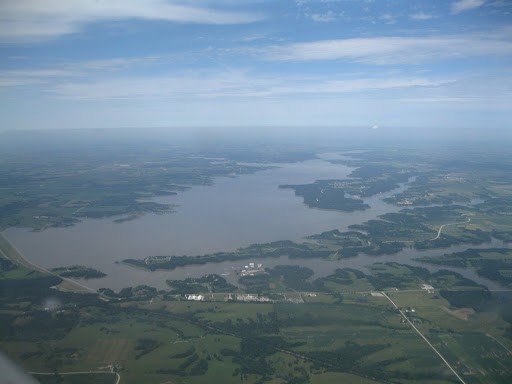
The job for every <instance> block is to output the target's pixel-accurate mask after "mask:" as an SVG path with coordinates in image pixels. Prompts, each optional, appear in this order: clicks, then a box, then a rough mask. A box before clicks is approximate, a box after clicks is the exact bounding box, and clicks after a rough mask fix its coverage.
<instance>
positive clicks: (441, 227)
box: [430, 217, 471, 241]
mask: <svg viewBox="0 0 512 384" xmlns="http://www.w3.org/2000/svg"><path fill="white" fill-rule="evenodd" d="M470 221H471V218H470V217H468V219H467V220H466V221H461V222H459V223H450V224H443V225H441V226H440V227H439V231H437V236H436V237H434V238H433V239H430V241H432V240H437V239H439V236H441V232H442V231H443V228H444V227H447V226H449V225H459V224H467V223H469V222H470Z"/></svg>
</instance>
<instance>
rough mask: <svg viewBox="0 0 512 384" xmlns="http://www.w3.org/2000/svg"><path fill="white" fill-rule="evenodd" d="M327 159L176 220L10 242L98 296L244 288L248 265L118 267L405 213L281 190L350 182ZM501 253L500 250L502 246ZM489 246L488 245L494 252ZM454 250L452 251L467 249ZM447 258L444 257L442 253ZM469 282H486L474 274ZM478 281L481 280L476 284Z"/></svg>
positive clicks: (206, 201) (195, 203) (228, 192)
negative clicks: (181, 285)
mask: <svg viewBox="0 0 512 384" xmlns="http://www.w3.org/2000/svg"><path fill="white" fill-rule="evenodd" d="M335 157H336V155H334V154H324V155H322V156H320V158H319V159H315V160H309V161H304V162H299V163H293V164H277V165H278V166H279V167H278V168H274V169H270V170H265V171H260V172H256V173H254V174H250V175H239V176H236V177H219V178H216V179H215V180H214V184H213V185H212V186H195V187H192V188H190V189H188V190H186V191H184V192H181V193H179V194H178V195H176V196H170V197H166V198H164V199H162V198H160V199H159V200H158V201H165V202H167V203H171V204H174V205H176V208H175V212H174V213H169V214H162V215H157V214H147V215H145V216H142V217H140V218H137V219H136V220H132V221H127V222H123V223H114V222H113V220H112V219H111V218H110V219H101V220H98V219H86V220H84V221H83V222H81V223H79V224H77V225H75V226H73V227H68V228H50V229H46V230H44V231H41V232H33V231H31V230H28V229H20V228H10V229H8V230H6V231H5V232H4V235H5V236H6V237H7V238H8V239H9V240H10V241H11V243H12V244H13V245H14V246H15V247H16V248H17V249H18V250H19V251H20V252H21V253H22V254H24V255H25V257H27V258H28V259H29V260H30V261H32V262H34V263H36V264H38V265H41V266H43V267H47V268H52V267H58V266H69V265H73V264H81V265H87V266H90V267H94V268H97V269H99V270H101V271H103V272H105V273H107V275H108V276H107V277H105V278H103V279H92V280H88V281H87V282H86V283H85V284H86V285H88V286H90V287H92V288H100V287H110V288H114V289H120V288H123V287H126V286H134V285H139V284H148V285H151V286H154V287H157V288H166V285H165V280H166V279H169V278H170V279H180V278H185V277H199V276H202V275H204V274H206V273H219V274H223V275H224V276H226V277H227V279H228V280H229V281H232V282H235V281H236V273H235V270H236V269H239V268H240V267H241V266H243V263H247V262H248V261H241V262H240V263H236V262H224V263H212V264H207V265H200V266H189V267H185V268H179V269H176V270H173V271H157V272H148V271H144V270H140V269H135V268H131V267H129V266H126V265H124V264H121V263H118V262H119V261H121V260H123V259H126V258H143V257H146V256H152V255H199V254H204V253H211V252H218V251H231V250H235V249H237V248H239V247H243V246H247V245H249V244H252V243H263V242H269V241H275V240H294V241H301V239H303V238H304V236H307V235H311V234H315V233H320V232H323V231H327V230H331V229H334V228H338V229H340V230H346V229H347V226H348V225H350V224H355V223H362V222H364V221H366V220H368V219H371V218H375V217H377V216H378V215H380V214H383V213H385V212H393V211H398V208H397V207H395V206H392V205H389V204H386V203H384V202H383V201H382V199H383V198H384V197H386V196H389V195H391V194H393V193H397V192H399V191H400V190H403V188H405V186H401V187H400V188H399V189H398V190H395V191H391V192H389V193H386V194H380V195H378V196H375V197H372V198H369V199H365V202H366V203H367V204H369V205H370V207H371V208H370V209H367V210H365V211H357V212H351V213H346V212H336V211H328V210H320V209H312V208H309V207H307V206H306V205H304V204H303V203H302V198H301V197H297V196H295V195H294V192H293V190H291V189H279V188H278V186H279V185H281V184H304V183H310V182H313V181H315V180H317V179H343V178H346V177H347V176H348V175H349V174H350V172H351V168H349V167H346V166H344V165H340V164H332V163H330V162H329V161H327V160H328V159H332V158H335ZM494 245H500V244H494ZM487 246H488V245H487ZM466 248H467V247H453V248H452V249H450V251H456V250H460V249H466ZM437 253H439V251H437ZM419 254H421V253H419V252H417V251H413V250H408V251H404V252H401V253H400V254H397V255H393V256H390V257H380V258H370V257H367V256H359V257H357V258H352V259H348V260H340V261H338V262H331V261H325V260H288V258H286V257H281V258H278V259H265V260H261V262H263V263H264V264H265V266H272V265H277V264H298V265H304V266H306V267H309V268H311V269H313V270H314V271H315V276H317V277H320V276H326V275H328V274H330V273H332V271H333V270H334V269H336V268H340V267H345V266H346V267H352V268H360V269H364V266H365V265H368V264H371V263H372V262H375V261H389V260H393V261H406V260H407V261H408V260H409V259H410V258H411V257H414V256H418V255H419ZM463 272H464V273H465V274H466V275H468V274H469V276H468V277H474V278H475V280H478V281H479V282H484V283H487V284H486V285H488V286H489V287H490V288H496V286H495V285H494V284H492V282H489V281H485V280H482V279H479V278H478V276H476V275H474V274H472V273H471V272H470V271H463ZM473 275H474V276H473Z"/></svg>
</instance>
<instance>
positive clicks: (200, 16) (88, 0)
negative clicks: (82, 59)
mask: <svg viewBox="0 0 512 384" xmlns="http://www.w3.org/2000/svg"><path fill="white" fill-rule="evenodd" d="M125 19H142V20H165V21H170V22H180V23H202V24H237V23H248V22H253V21H256V20H259V19H261V16H260V15H256V14H249V13H243V12H232V11H220V10H214V9H211V8H205V7H201V6H191V5H183V4H180V3H177V2H176V1H165V0H96V1H94V0H72V1H68V0H45V1H41V0H16V1H2V2H0V41H4V42H5V41H7V42H16V41H20V40H21V41H22V40H44V39H48V38H53V37H56V36H60V35H64V34H68V33H73V32H77V31H79V30H81V29H82V28H83V27H84V25H86V24H87V23H92V22H96V21H106V20H125Z"/></svg>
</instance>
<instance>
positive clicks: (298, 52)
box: [255, 30, 512, 65]
mask: <svg viewBox="0 0 512 384" xmlns="http://www.w3.org/2000/svg"><path fill="white" fill-rule="evenodd" d="M510 37H511V36H510V31H509V30H503V31H501V32H498V33H493V34H487V35H476V34H475V35H452V36H434V37H373V38H353V39H340V40H319V41H312V42H305V43H292V44H287V45H274V46H269V47H267V48H264V49H260V50H258V51H255V53H256V54H257V55H258V56H259V57H262V58H264V59H265V60H269V61H314V60H349V61H355V62H359V63H365V64H377V65H386V64H408V63H412V64H417V63H424V62H431V61H436V60H443V59H454V58H466V57H474V56H511V55H512V40H511V39H510Z"/></svg>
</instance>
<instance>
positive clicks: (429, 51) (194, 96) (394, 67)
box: [0, 0, 512, 131]
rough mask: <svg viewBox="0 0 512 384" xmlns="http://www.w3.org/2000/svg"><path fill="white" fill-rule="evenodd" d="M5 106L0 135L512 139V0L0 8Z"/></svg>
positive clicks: (0, 88)
mask: <svg viewBox="0 0 512 384" xmlns="http://www.w3.org/2000/svg"><path fill="white" fill-rule="evenodd" d="M0 98H1V99H0V101H1V102H0V131H6V130H26V129H74V128H118V127H170V128H179V127H185V128H186V127H237V128H238V127H239V128H240V129H243V128H244V127H247V128H248V129H249V128H254V127H260V126H261V127H280V126H283V127H285V126H286V127H294V126H297V127H299V126H300V127H311V128H314V127H320V126H327V127H367V128H370V129H378V128H384V127H404V128H414V127H440V128H443V129H445V128H446V129H449V128H464V127H471V128H488V127H492V128H505V129H509V128H510V129H512V127H511V122H512V1H511V0H456V1H455V0H454V1H449V0H440V1H438V0H423V1H417V0H403V1H399V0H358V1H356V0H295V1H292V0H73V1H69V0H44V1H42V0H6V1H0Z"/></svg>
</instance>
